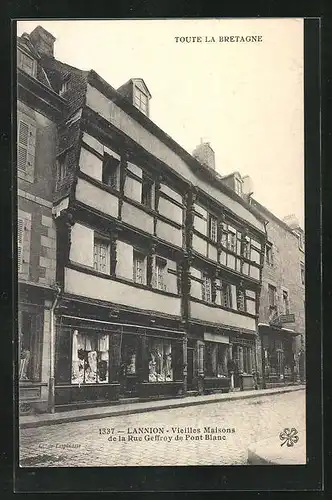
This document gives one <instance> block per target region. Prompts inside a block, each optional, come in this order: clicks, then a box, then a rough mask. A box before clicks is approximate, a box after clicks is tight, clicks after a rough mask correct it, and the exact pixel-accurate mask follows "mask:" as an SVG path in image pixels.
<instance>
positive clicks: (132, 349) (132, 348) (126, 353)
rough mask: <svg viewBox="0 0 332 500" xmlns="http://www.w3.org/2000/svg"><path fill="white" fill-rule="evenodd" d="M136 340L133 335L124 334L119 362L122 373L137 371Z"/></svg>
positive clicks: (131, 373) (130, 373) (127, 373)
mask: <svg viewBox="0 0 332 500" xmlns="http://www.w3.org/2000/svg"><path fill="white" fill-rule="evenodd" d="M137 340H138V338H137V337H136V336H135V335H124V336H123V340H122V348H121V363H122V374H123V375H136V373H137V347H138V346H137Z"/></svg>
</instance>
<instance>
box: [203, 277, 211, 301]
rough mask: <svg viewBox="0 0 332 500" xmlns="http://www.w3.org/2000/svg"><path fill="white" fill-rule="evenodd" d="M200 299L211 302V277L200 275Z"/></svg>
mask: <svg viewBox="0 0 332 500" xmlns="http://www.w3.org/2000/svg"><path fill="white" fill-rule="evenodd" d="M202 280H203V281H202V300H205V302H212V282H211V278H209V277H208V276H204V275H202Z"/></svg>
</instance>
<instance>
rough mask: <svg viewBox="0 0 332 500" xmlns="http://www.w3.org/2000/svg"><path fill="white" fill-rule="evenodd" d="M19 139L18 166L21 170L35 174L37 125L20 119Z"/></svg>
mask: <svg viewBox="0 0 332 500" xmlns="http://www.w3.org/2000/svg"><path fill="white" fill-rule="evenodd" d="M17 139H18V140H17V167H18V169H19V171H21V172H24V173H26V174H29V175H33V167H34V159H35V145H36V127H34V126H33V125H30V124H28V123H26V122H25V121H23V120H19V123H18V138H17Z"/></svg>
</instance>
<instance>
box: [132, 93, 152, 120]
mask: <svg viewBox="0 0 332 500" xmlns="http://www.w3.org/2000/svg"><path fill="white" fill-rule="evenodd" d="M148 102H149V101H148V97H147V95H145V94H144V93H143V92H142V91H141V90H140V89H138V88H137V87H135V88H134V105H135V106H136V108H138V109H139V110H140V111H142V113H144V114H145V115H148Z"/></svg>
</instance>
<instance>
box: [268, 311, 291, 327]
mask: <svg viewBox="0 0 332 500" xmlns="http://www.w3.org/2000/svg"><path fill="white" fill-rule="evenodd" d="M294 322H295V314H279V316H276V317H274V318H273V319H272V320H271V321H270V325H276V326H277V325H283V324H285V323H294Z"/></svg>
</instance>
